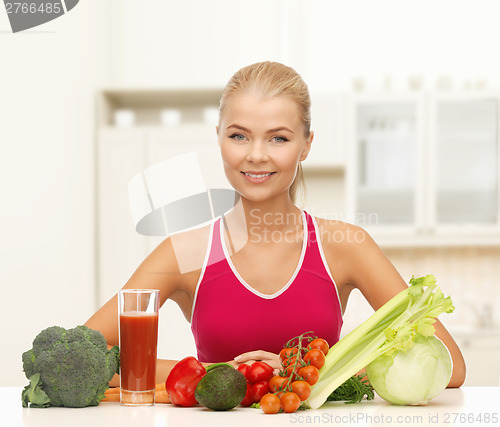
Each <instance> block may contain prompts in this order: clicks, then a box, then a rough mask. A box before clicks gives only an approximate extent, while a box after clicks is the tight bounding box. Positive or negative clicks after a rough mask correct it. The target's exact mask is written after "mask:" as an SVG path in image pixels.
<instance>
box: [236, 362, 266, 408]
mask: <svg viewBox="0 0 500 427" xmlns="http://www.w3.org/2000/svg"><path fill="white" fill-rule="evenodd" d="M240 366H241V365H240ZM273 371H274V369H273V368H272V367H271V366H269V365H268V364H267V363H266V362H254V363H253V364H252V366H251V371H250V373H249V375H248V377H247V376H245V378H247V380H248V381H249V382H250V383H251V384H254V383H258V382H261V381H266V382H267V381H269V380H270V379H271V378H272V376H273ZM259 400H260V399H259Z"/></svg>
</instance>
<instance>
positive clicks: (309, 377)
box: [298, 365, 319, 385]
mask: <svg viewBox="0 0 500 427" xmlns="http://www.w3.org/2000/svg"><path fill="white" fill-rule="evenodd" d="M298 374H299V377H302V378H304V380H305V381H306V382H307V383H308V384H309V385H314V384H316V383H317V382H318V379H319V371H318V368H316V366H312V365H309V366H304V367H303V368H300V369H299V372H298Z"/></svg>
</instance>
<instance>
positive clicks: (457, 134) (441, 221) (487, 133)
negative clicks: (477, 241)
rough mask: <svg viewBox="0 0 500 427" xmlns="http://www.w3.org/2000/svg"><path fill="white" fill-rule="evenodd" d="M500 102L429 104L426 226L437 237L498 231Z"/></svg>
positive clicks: (435, 100) (437, 100) (445, 99)
mask: <svg viewBox="0 0 500 427" xmlns="http://www.w3.org/2000/svg"><path fill="white" fill-rule="evenodd" d="M499 101H500V98H497V97H493V96H492V97H486V96H457V95H455V96H450V95H448V96H442V95H441V96H434V97H432V98H431V102H430V124H431V126H430V129H431V132H430V134H429V139H430V144H429V145H430V146H429V166H430V176H431V178H432V179H431V180H430V183H429V184H430V185H429V187H430V188H429V199H428V206H429V220H428V222H429V224H430V225H431V226H432V227H433V228H435V229H436V230H437V231H438V232H443V231H446V230H447V229H450V230H451V231H456V230H458V229H460V230H463V229H469V230H474V229H475V230H481V229H482V230H486V231H488V232H489V231H495V229H496V230H498V224H500V209H499V208H498V206H499V203H498V199H499V194H500V193H499V182H500V181H499V176H498V175H499V171H500V168H499V165H500V163H499V143H498V141H499V132H498V124H499V117H500V116H499Z"/></svg>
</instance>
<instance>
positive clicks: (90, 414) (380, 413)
mask: <svg viewBox="0 0 500 427" xmlns="http://www.w3.org/2000/svg"><path fill="white" fill-rule="evenodd" d="M21 391H22V388H20V387H4V388H0V402H1V403H0V408H1V418H0V419H1V420H2V421H1V425H2V426H6V427H17V426H26V427H31V426H36V427H51V426H70V427H79V426H82V427H83V426H84V427H96V426H107V427H111V426H118V427H127V426H141V427H149V426H154V427H160V426H161V427H165V426H179V427H192V426H193V427H194V426H196V427H197V426H201V427H208V426H217V427H218V426H221V427H224V426H231V427H245V426H252V427H255V426H258V427H264V426H272V427H277V426H291V425H292V426H293V425H299V426H326V425H331V426H339V425H342V426H344V425H346V426H382V427H383V426H389V425H391V426H408V425H416V426H439V425H440V426H451V425H458V426H468V425H476V426H481V427H488V426H492V425H500V387H462V388H460V389H447V390H445V391H444V392H443V393H441V394H440V395H439V396H438V397H436V398H435V399H434V400H432V401H431V402H429V404H428V405H427V406H412V407H410V406H393V405H389V404H388V403H387V402H385V401H384V400H382V399H380V398H379V397H376V398H375V399H374V400H372V401H363V402H361V403H358V404H354V405H346V404H345V403H343V402H329V403H326V404H325V405H323V406H322V407H321V408H320V409H317V410H307V411H299V412H295V413H294V414H284V413H281V414H276V415H266V414H264V413H263V412H262V411H261V410H260V409H253V408H242V407H236V408H235V409H232V410H231V411H226V412H215V411H211V410H209V409H206V408H203V407H200V406H197V407H193V408H181V407H175V406H173V405H171V404H157V405H155V406H153V407H141V408H137V407H125V406H122V405H120V404H119V403H118V402H101V404H100V405H99V406H95V407H89V408H81V409H72V408H46V409H37V408H22V406H21Z"/></svg>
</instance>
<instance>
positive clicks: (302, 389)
mask: <svg viewBox="0 0 500 427" xmlns="http://www.w3.org/2000/svg"><path fill="white" fill-rule="evenodd" d="M291 386H292V391H293V392H294V393H295V394H296V395H297V396H299V399H300V400H301V401H302V402H303V401H304V400H307V398H308V397H309V396H310V395H311V386H310V385H309V383H307V382H306V381H301V380H299V381H294V382H293V383H292V385H291Z"/></svg>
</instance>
